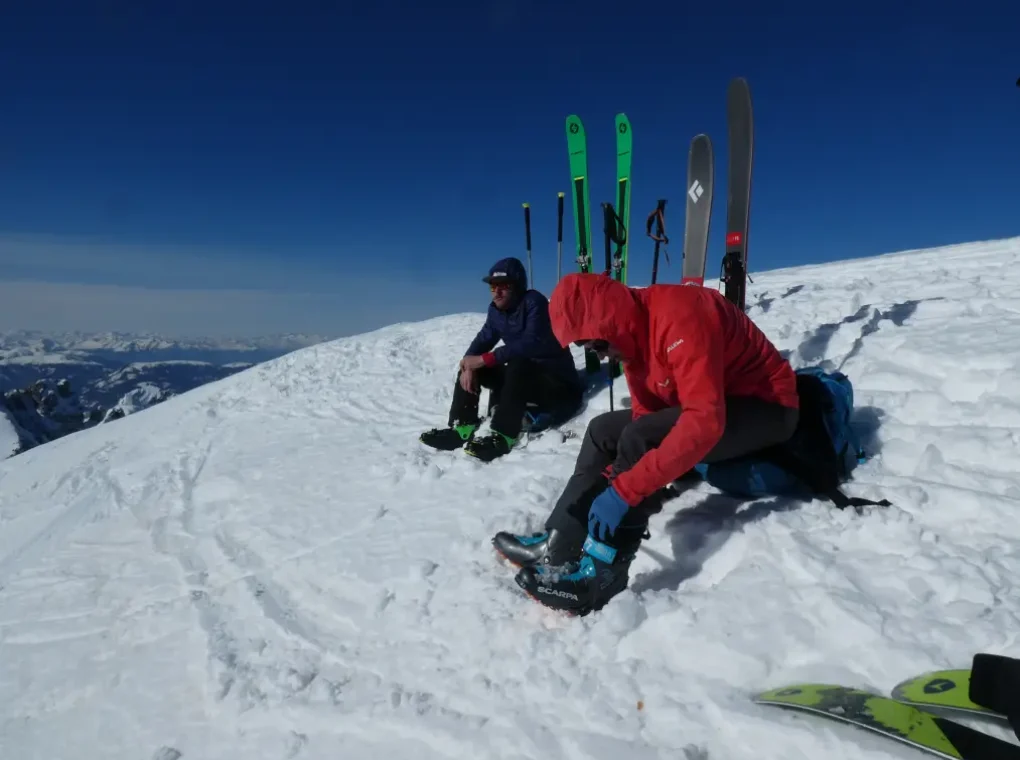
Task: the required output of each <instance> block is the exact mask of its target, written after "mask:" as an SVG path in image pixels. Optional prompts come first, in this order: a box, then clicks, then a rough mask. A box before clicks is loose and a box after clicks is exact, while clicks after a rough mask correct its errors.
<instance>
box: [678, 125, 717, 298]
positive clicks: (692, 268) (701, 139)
mask: <svg viewBox="0 0 1020 760" xmlns="http://www.w3.org/2000/svg"><path fill="white" fill-rule="evenodd" d="M714 194H715V165H714V160H713V156H712V140H711V139H710V138H709V136H708V135H705V134H701V135H696V136H695V137H694V139H693V140H691V147H690V150H689V151H688V153H687V216H686V219H685V220H684V263H683V272H682V275H681V279H680V284H681V285H704V284H705V260H706V258H707V257H708V229H709V227H710V226H711V223H712V198H713V196H714Z"/></svg>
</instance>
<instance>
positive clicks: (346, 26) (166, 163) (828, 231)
mask: <svg viewBox="0 0 1020 760" xmlns="http://www.w3.org/2000/svg"><path fill="white" fill-rule="evenodd" d="M1012 5H1013V4H1010V3H1005V2H1001V1H1000V2H995V3H980V2H970V3H968V4H967V12H966V13H959V12H950V11H949V10H939V8H940V6H939V4H937V3H935V4H932V3H926V4H921V3H917V2H908V1H907V0H903V2H899V3H888V2H881V3H879V2H873V1H872V0H868V2H861V3H853V4H850V5H846V4H829V3H817V2H812V3H800V2H786V3H758V2H751V1H750V0H749V1H748V2H711V3H698V4H691V3H617V4H614V3H609V2H604V0H586V1H585V2H575V1H574V0H561V1H560V2H556V3H550V2H539V0H483V1H481V2H478V1H475V2H467V1H466V0H453V1H452V2H449V3H444V4H435V3H419V2H408V1H404V2H395V1H393V0H373V2H371V3H360V4H358V5H352V4H349V3H323V2H306V1H303V0H293V2H288V3H268V2H262V1H261V0H260V1H259V2H247V3H236V4H232V3H228V2H217V3H209V2H192V1H189V0H175V2H173V3H161V4H156V3H137V4H129V3H110V2H81V1H80V0H78V2H66V1H63V0H59V1H58V0H51V1H49V2H40V3H18V4H14V5H12V6H11V7H10V8H8V9H7V10H6V11H5V18H4V23H3V24H2V26H0V113H2V114H3V118H2V119H0V280H3V281H4V283H3V284H2V287H0V291H2V292H3V293H4V294H5V297H4V298H3V299H0V302H2V303H0V329H6V328H18V327H20V328H38V329H48V328H53V329H59V328H67V327H84V328H87V329H122V330H132V329H149V330H158V331H162V332H166V333H190V334H195V333H199V334H218V333H228V334H233V335H240V334H245V333H269V332H284V331H306V332H318V333H322V334H329V335H341V334H348V333H351V332H358V331H362V330H366V329H371V328H373V327H377V326H381V325H384V324H388V323H392V322H394V321H400V320H404V319H422V318H427V317H430V316H436V315H439V314H445V313H452V312H460V311H482V310H484V308H485V306H486V303H487V300H488V293H487V291H486V290H485V287H484V285H483V284H482V283H481V282H480V277H481V276H482V274H484V272H485V270H486V269H487V268H488V266H489V265H490V264H491V263H492V262H493V261H494V260H495V259H497V258H500V257H502V256H505V255H519V256H521V257H522V258H523V257H524V234H523V219H522V211H521V203H522V202H523V201H528V202H530V203H531V204H532V208H533V210H532V215H533V248H534V251H533V255H534V257H535V258H534V262H535V274H536V280H537V282H536V283H535V285H536V286H537V287H538V288H539V289H541V290H543V291H544V292H546V293H548V292H549V291H550V290H551V288H552V286H553V284H554V282H553V280H554V275H555V255H556V245H555V238H556V230H555V207H556V193H557V191H567V190H568V189H569V187H568V182H569V173H568V169H567V159H566V146H565V137H564V127H563V121H564V118H565V117H566V116H567V115H568V114H570V113H578V114H580V115H581V117H582V118H583V119H584V121H585V125H586V128H587V131H588V134H589V150H590V152H591V158H590V164H589V166H590V174H591V178H592V189H591V193H592V198H591V199H592V203H593V205H594V206H595V208H596V209H597V208H598V203H599V201H601V200H611V199H612V195H611V194H612V192H613V185H614V176H615V165H614V161H615V159H614V143H613V140H614V137H613V128H612V125H613V116H614V114H615V113H617V112H618V111H624V112H626V113H627V114H628V115H629V117H630V119H631V122H632V124H633V132H634V139H635V145H634V169H633V191H634V203H633V207H632V216H631V225H632V231H633V237H632V240H633V246H632V248H631V276H630V281H631V283H632V284H638V285H641V284H647V282H648V280H649V277H650V271H651V252H652V245H651V241H649V240H648V239H647V238H645V237H644V229H643V222H644V217H645V216H646V215H647V213H648V212H649V211H651V210H652V209H653V208H654V206H655V202H656V199H658V198H659V197H666V198H668V199H669V205H668V206H667V224H668V228H669V232H670V234H671V235H672V237H673V241H674V242H673V244H672V245H671V246H670V253H671V256H672V265H671V266H670V267H665V266H664V263H663V264H660V274H659V277H660V281H663V280H665V281H677V280H679V276H680V269H679V259H680V255H681V244H680V243H681V241H682V237H683V208H684V204H683V197H684V190H685V187H684V185H685V171H686V160H687V146H688V144H689V141H690V139H691V137H692V136H693V135H694V134H696V133H698V132H707V133H708V134H709V135H710V136H711V137H712V139H713V142H714V146H715V157H716V178H717V189H716V196H715V206H714V208H715V213H714V216H713V226H712V231H711V240H710V251H709V261H708V266H707V274H708V276H709V277H715V276H716V275H717V274H718V270H719V261H720V255H721V251H722V248H723V240H722V238H723V225H724V223H725V199H726V187H725V167H726V161H727V156H726V124H725V92H726V85H727V83H728V81H729V80H730V78H732V77H733V76H746V77H747V78H748V80H749V81H750V84H751V88H752V95H753V98H754V106H755V116H756V134H755V138H756V163H755V176H754V189H753V196H752V201H751V232H750V237H749V242H750V265H751V270H752V276H753V273H754V271H755V270H759V271H760V270H763V269H771V268H775V267H782V266H790V265H797V264H804V263H814V262H823V261H831V260H835V259H841V258H846V257H851V256H862V255H870V254H875V253H883V252H888V251H895V250H901V249H907V248H917V247H927V246H934V245H940V244H947V243H955V242H962V241H968V240H980V239H989V238H997V237H1006V236H1011V235H1016V234H1020V214H1018V213H1017V207H1018V203H1020V193H1018V191H1017V187H1018V184H1017V175H1018V171H1020V140H1018V138H1017V135H1018V134H1020V131H1018V130H1020V90H1018V89H1017V88H1016V87H1015V85H1014V83H1015V81H1016V78H1017V76H1018V75H1020V55H1018V54H1017V53H1016V51H1017V49H1018V48H1017V44H1016V39H1015V33H1016V29H1017V28H1018V24H1020V7H1017V8H1014V7H1011V6H1012ZM947 7H948V6H947ZM568 198H569V196H568ZM569 213H570V212H569V204H568V211H567V217H568V218H567V220H566V224H565V230H564V258H565V259H569V257H570V256H571V247H572V241H573V226H572V223H571V221H570V218H569ZM599 228H600V225H599ZM601 250H602V249H601V247H600V246H599V245H596V255H597V257H599V256H600V255H601ZM571 266H572V264H571V262H570V261H569V260H568V261H567V262H566V264H565V269H569V268H570V267H571ZM752 293H753V286H752ZM46 307H49V308H46Z"/></svg>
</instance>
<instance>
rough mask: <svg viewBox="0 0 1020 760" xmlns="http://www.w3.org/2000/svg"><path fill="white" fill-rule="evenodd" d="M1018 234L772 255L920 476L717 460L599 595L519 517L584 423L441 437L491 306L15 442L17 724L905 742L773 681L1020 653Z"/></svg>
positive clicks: (231, 734) (348, 750) (63, 729)
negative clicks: (749, 476) (737, 469)
mask: <svg viewBox="0 0 1020 760" xmlns="http://www.w3.org/2000/svg"><path fill="white" fill-rule="evenodd" d="M1018 258H1020V240H1010V241H1005V242H998V243H990V244H976V245H969V246H957V247H952V248H945V249H939V250H933V251H927V252H911V253H908V254H902V255H891V256H886V257H879V258H873V259H867V260H858V261H851V262H842V263H838V264H830V265H824V266H817V267H802V268H798V269H789V270H784V271H777V272H770V273H763V274H759V275H756V276H755V284H754V285H753V286H752V287H751V289H750V293H749V296H750V302H751V306H750V309H749V313H750V315H751V317H752V318H753V319H754V320H755V321H756V322H757V323H758V324H760V325H761V326H762V327H763V328H764V329H765V330H766V332H767V333H768V334H769V335H770V336H771V337H772V338H773V339H774V340H775V342H776V343H777V345H779V346H780V348H781V349H782V350H784V351H785V352H787V353H788V355H789V356H790V358H791V361H793V363H794V364H795V365H797V366H801V365H803V364H807V363H812V364H813V363H824V364H826V365H827V366H831V367H838V368H841V369H843V370H844V371H846V372H847V373H848V374H849V375H850V377H851V378H852V379H853V381H854V383H855V387H856V391H857V397H856V402H857V406H858V416H857V424H858V425H859V427H860V428H861V430H862V433H863V435H864V438H865V441H866V443H867V445H868V447H869V449H870V450H871V452H872V453H873V454H874V455H875V456H874V459H872V460H871V461H870V462H868V463H867V464H866V465H864V466H862V467H861V468H860V470H859V471H858V473H857V475H856V477H855V479H854V482H853V483H852V484H851V485H850V486H848V487H847V490H848V491H849V492H850V493H853V494H855V495H861V496H866V497H871V498H883V497H884V498H888V499H889V500H890V501H892V503H893V506H892V507H888V508H884V509H882V508H879V509H876V510H873V511H868V512H865V513H864V514H862V515H857V514H855V513H854V512H853V511H852V510H851V511H848V512H840V511H838V510H835V509H834V508H833V507H832V506H831V505H829V504H828V503H826V502H821V501H815V502H812V503H797V502H788V501H784V500H761V501H756V502H749V503H748V502H738V501H736V500H734V499H731V498H728V497H726V496H723V495H721V494H719V493H718V492H716V491H714V490H713V489H711V488H709V487H707V486H699V487H697V488H693V489H690V490H687V491H686V492H684V493H683V494H682V495H680V496H679V497H678V498H676V499H674V500H672V501H671V502H669V503H668V504H667V505H666V507H665V509H664V510H663V512H662V513H661V514H660V515H658V516H656V517H655V518H654V519H653V521H652V523H651V526H650V527H651V533H652V537H651V538H650V539H649V540H648V541H646V542H645V544H644V546H643V549H642V551H641V553H640V554H639V556H638V558H637V560H636V561H635V563H634V565H633V567H632V575H631V577H632V582H631V586H630V588H629V589H628V590H627V591H625V592H624V593H622V594H620V595H619V596H618V597H616V598H615V599H614V600H613V601H612V602H611V603H610V605H609V606H607V607H606V608H605V609H604V610H602V611H601V612H600V613H597V614H594V615H591V616H589V617H587V618H583V619H570V618H565V617H561V616H559V615H556V614H555V613H552V612H550V611H548V610H545V609H544V608H543V607H541V606H540V605H538V604H536V603H535V602H533V601H531V600H530V599H527V598H525V597H524V596H522V594H521V593H519V591H518V589H517V587H516V585H515V584H514V583H513V580H512V578H513V571H512V570H511V569H510V568H508V567H507V566H505V565H504V564H502V563H501V562H499V561H498V560H497V558H496V556H495V555H494V553H493V552H492V549H491V546H490V538H491V536H492V534H493V533H495V532H496V531H497V530H500V529H503V528H512V529H518V530H526V529H529V528H532V527H535V526H538V525H540V524H541V521H542V520H543V519H544V518H545V516H546V515H547V513H548V511H549V509H550V508H551V506H552V504H553V502H554V500H555V498H556V497H557V495H558V494H559V491H560V489H561V488H562V486H563V484H564V483H565V481H566V479H567V477H568V476H569V474H570V472H571V471H572V467H573V463H574V457H575V456H576V454H577V451H578V448H579V446H580V439H579V438H572V439H568V440H567V441H565V442H563V441H562V440H561V438H560V437H559V436H557V435H546V436H543V437H541V438H539V439H537V440H533V441H531V442H530V443H529V444H528V445H527V446H526V447H523V448H521V449H519V450H516V451H514V452H512V453H511V454H510V455H509V456H507V457H506V458H504V459H503V460H501V461H497V462H494V463H492V464H488V465H486V464H482V463H479V462H476V461H474V460H471V459H468V458H466V457H464V456H463V455H462V454H448V453H441V452H434V451H431V450H427V449H425V448H424V447H422V446H421V445H420V444H419V443H418V442H417V436H418V434H419V433H420V432H421V430H423V429H425V428H426V427H430V426H433V425H436V424H444V422H445V419H446V414H447V410H448V405H449V399H450V393H451V389H452V383H453V377H454V368H455V365H456V362H457V360H458V359H459V358H460V356H461V355H462V353H463V351H464V348H465V347H466V346H467V344H468V342H469V341H470V339H471V337H472V336H473V335H474V332H475V331H476V330H477V329H478V327H479V325H480V323H481V319H482V316H481V315H480V314H474V315H456V316H450V317H444V318H439V319H434V320H431V321H428V322H423V323H418V324H401V325H394V326H391V327H389V328H386V329H383V330H379V331H376V332H374V333H370V334H366V335H362V336H356V337H353V338H348V339H343V340H338V341H335V342H331V343H324V344H320V345H315V346H313V347H310V348H307V349H303V350H301V351H297V352H295V353H292V354H288V355H286V356H284V357H281V358H279V359H277V360H274V361H271V362H268V363H266V364H263V365H259V366H256V367H253V368H251V369H249V370H246V371H244V372H241V373H239V374H237V375H234V376H232V377H229V378H227V379H225V380H222V381H219V382H216V383H212V384H210V385H207V386H203V387H200V388H197V389H195V390H193V391H191V392H189V393H187V394H184V395H182V396H178V397H175V398H171V399H169V400H167V401H165V402H163V403H161V404H158V405H156V406H154V407H151V408H149V409H147V410H145V411H143V412H140V413H138V414H134V415H130V416H128V417H125V418H124V419H123V420H121V421H118V423H117V424H116V425H109V426H99V427H97V428H93V429H91V430H88V431H86V432H83V433H80V434H76V435H74V436H69V437H66V438H62V439H60V440H57V441H55V442H53V443H50V444H47V445H46V446H43V447H40V448H37V449H33V450H31V451H28V452H26V453H24V454H22V455H19V456H18V457H16V458H15V459H12V460H10V461H9V462H5V463H3V464H0V715H2V716H3V717H2V718H0V756H3V757H45V758H48V759H49V760H58V759H62V758H69V759H70V758H73V759H74V760H92V759H93V758H95V759H96V760H98V759H99V758H102V759H103V760H119V759H120V758H124V759H125V760H127V759H128V758H130V759H131V760H137V758H146V757H154V758H174V759H175V760H176V758H178V757H179V758H181V759H182V760H190V759H191V758H203V760H217V759H219V758H223V759H224V760H226V759H227V758H230V759H231V760H233V759H234V758H242V757H243V758H245V759H246V760H256V759H261V758H281V757H294V758H326V757H343V758H345V760H354V759H356V758H381V757H416V758H422V759H423V760H424V759H425V758H472V760H474V758H478V757H483V756H484V757H493V758H526V759H530V758H546V757H555V758H596V759H600V758H605V759H606V760H609V759H610V758H612V759H613V760H616V759H617V758H620V757H624V756H626V757H628V758H636V759H642V758H676V757H683V758H687V759H688V760H705V759H706V758H719V759H722V758H726V759H727V760H736V759H740V758H755V760H757V759H758V758H760V757H761V748H762V747H763V746H764V747H768V748H769V754H770V756H775V757H791V758H793V757H827V758H844V757H845V758H851V757H852V758H855V759H859V758H892V757H898V756H904V757H905V755H903V753H904V752H906V751H907V750H903V749H902V748H899V747H898V746H894V745H893V744H892V743H890V742H888V741H884V740H881V739H876V738H874V737H870V736H862V735H861V732H854V731H852V730H850V729H843V728H841V727H838V726H834V725H832V724H825V725H824V727H823V726H822V725H821V724H819V722H818V721H817V720H816V719H805V718H802V717H800V716H790V715H788V714H785V713H779V712H777V711H776V710H775V708H765V707H758V706H755V705H752V704H751V703H750V702H749V700H748V695H749V694H750V693H751V692H753V691H757V690H760V689H764V688H770V687H774V686H778V685H781V684H785V683H788V682H791V681H803V680H812V681H826V682H842V683H845V684H848V685H858V686H864V687H869V688H875V689H879V690H887V689H888V688H889V687H890V686H892V685H893V684H894V683H896V682H897V681H899V680H900V679H901V678H903V677H905V676H907V675H912V674H914V673H916V672H920V671H924V670H928V669H931V668H936V667H966V666H967V665H968V664H969V663H970V659H971V657H972V656H973V653H974V652H976V651H1001V652H1005V653H1010V650H1012V653H1013V654H1014V655H1016V654H1017V652H1016V646H1015V638H1016V634H1015V631H1017V630H1020V597H1017V595H1016V594H1015V592H1014V588H1013V587H1014V584H1015V580H1016V578H1017V577H1020V555H1018V553H1017V552H1016V546H1017V542H1018V541H1020V522H1018V520H1017V519H1016V516H1017V510H1018V508H1020V472H1018V471H1017V468H1016V461H1017V453H1018V452H1017V449H1018V447H1017V439H1018V435H1020V300H1018V299H1017V297H1015V295H1014V293H1016V292H1017V286H1018V284H1020V283H1018V281H1020V276H1018V275H1017V274H1016V272H1017V263H1018V262H1017V259H1018ZM715 284H716V283H714V282H713V283H709V285H710V286H715ZM575 358H576V359H577V363H578V366H579V367H580V366H582V359H581V356H580V353H578V354H577V355H576V357H575ZM615 390H616V394H615V397H616V400H617V403H619V402H620V401H621V397H622V396H624V395H625V393H626V389H625V385H624V383H623V382H622V381H617V384H616V388H615ZM608 405H609V394H608V391H607V390H606V389H605V388H604V387H603V388H602V389H600V390H599V391H598V392H597V393H596V394H595V395H594V396H592V397H591V398H589V400H588V404H587V407H586V408H585V410H584V411H583V413H582V415H581V417H580V419H578V420H576V421H574V422H572V423H571V427H572V429H573V430H575V431H577V432H583V430H584V425H585V423H586V422H587V420H588V419H590V418H591V417H592V416H594V415H595V414H598V413H600V412H602V411H604V410H606V409H608ZM983 729H984V730H989V731H995V730H996V729H995V728H994V727H992V728H988V727H987V726H983ZM999 735H1004V734H1002V733H1000V734H999Z"/></svg>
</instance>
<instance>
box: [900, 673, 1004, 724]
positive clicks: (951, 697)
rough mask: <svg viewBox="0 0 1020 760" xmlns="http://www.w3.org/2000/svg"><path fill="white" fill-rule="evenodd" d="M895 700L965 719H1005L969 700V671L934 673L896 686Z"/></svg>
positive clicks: (904, 681) (1001, 715)
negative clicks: (964, 717) (970, 717)
mask: <svg viewBox="0 0 1020 760" xmlns="http://www.w3.org/2000/svg"><path fill="white" fill-rule="evenodd" d="M890 693H891V694H892V696H893V699H897V700H899V701H900V702H904V703H906V704H908V705H914V706H915V707H937V708H939V709H941V710H947V711H952V712H958V713H961V714H965V715H978V716H989V717H993V718H1003V719H1005V717H1006V716H1005V715H1003V714H1002V713H1000V712H995V711H994V710H989V709H988V708H987V707H983V706H982V705H979V704H976V703H974V702H972V701H971V699H970V670H969V669H960V670H933V671H931V672H929V673H923V674H921V675H918V676H914V677H913V678H907V679H906V680H903V681H900V682H899V683H898V684H896V685H895V686H894V687H893V688H892V691H891V692H890Z"/></svg>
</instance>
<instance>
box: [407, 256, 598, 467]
mask: <svg viewBox="0 0 1020 760" xmlns="http://www.w3.org/2000/svg"><path fill="white" fill-rule="evenodd" d="M482 281H483V282H486V283H488V284H489V289H490V290H491V291H492V303H491V304H489V311H488V315H487V316H486V319H485V324H484V325H482V329H481V330H479V331H478V334H477V335H476V336H475V339H474V340H473V341H471V345H470V346H468V349H467V353H466V355H465V356H464V358H463V359H461V361H460V366H459V368H458V372H457V381H456V383H455V384H454V387H453V402H452V403H451V405H450V416H449V421H448V426H447V427H446V428H434V429H432V430H429V431H428V432H425V433H423V434H422V435H421V439H420V440H421V441H422V443H425V444H427V445H429V446H432V447H433V448H436V449H442V450H446V451H451V450H453V449H457V448H460V447H461V446H463V447H464V451H465V453H467V454H470V455H471V456H474V457H477V458H478V459H481V460H483V461H485V462H489V461H492V460H493V459H495V458H496V457H499V456H502V455H504V454H506V453H508V452H509V451H510V449H511V448H513V445H514V444H515V443H516V442H517V439H518V438H519V437H520V435H521V430H522V428H523V424H524V415H525V412H526V411H527V407H528V404H529V403H532V404H535V405H537V406H538V408H539V409H540V410H543V411H545V412H548V413H550V414H551V415H552V417H553V419H554V421H556V422H559V421H562V420H565V419H568V418H569V417H571V416H573V415H574V414H576V413H577V411H578V409H580V407H581V401H582V394H583V390H584V386H583V384H582V381H581V378H580V376H579V375H578V372H577V370H576V368H575V367H574V357H573V356H572V355H571V353H570V349H569V347H564V346H561V345H560V342H559V341H558V340H556V336H554V335H553V332H552V327H550V324H549V301H548V300H547V299H546V297H545V296H544V295H542V294H541V293H539V292H538V291H537V290H529V289H528V276H527V273H526V272H525V271H524V265H523V264H522V263H521V262H520V261H519V260H518V259H515V258H513V257H511V258H506V259H501V260H500V261H497V262H496V263H495V264H494V265H493V266H492V268H491V269H489V274H488V275H487V276H486V277H483V278H482ZM500 339H502V341H503V344H504V345H502V346H500V347H499V348H497V349H495V350H493V346H495V345H496V343H497V342H499V340H500ZM480 386H484V387H486V388H489V389H490V390H491V394H492V395H491V400H492V403H491V404H490V406H492V405H493V404H494V405H495V412H494V413H493V416H492V422H491V425H490V428H491V430H492V432H491V434H489V435H487V436H484V437H479V438H475V431H476V430H477V429H478V426H479V424H480V422H481V420H480V418H479V416H478V394H479V387H480Z"/></svg>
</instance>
